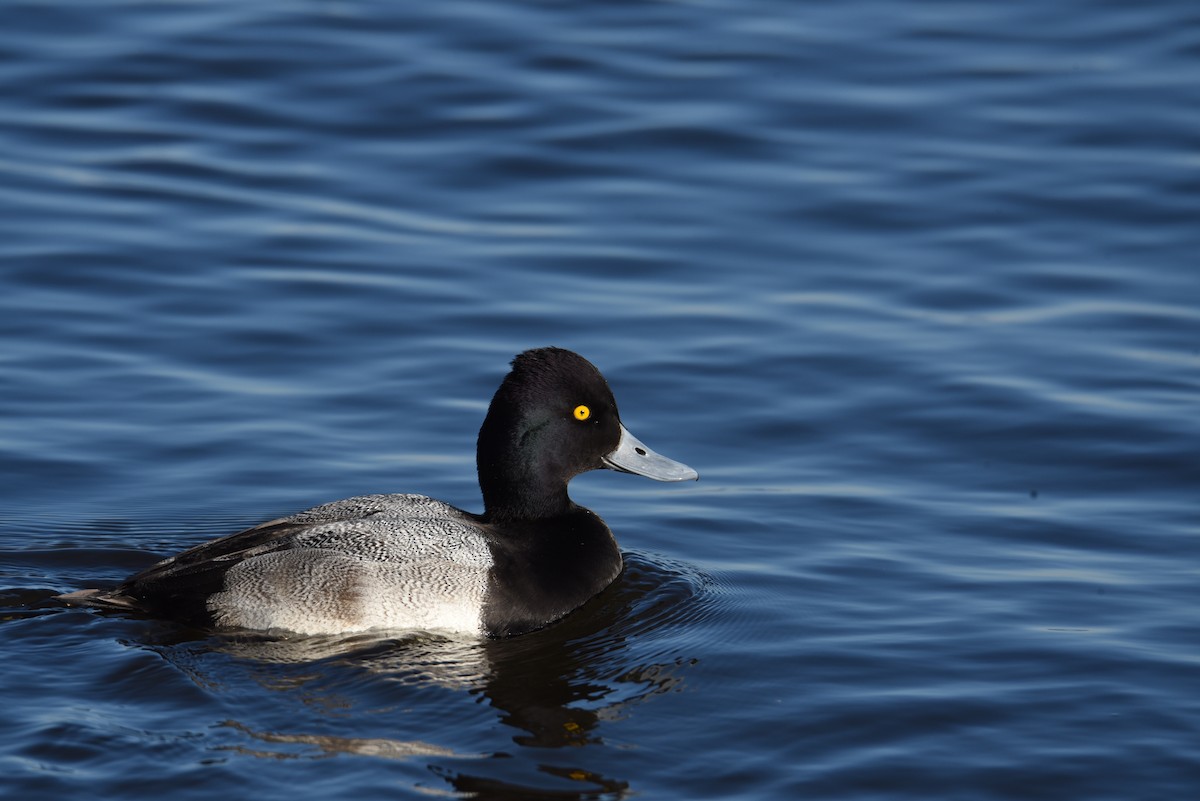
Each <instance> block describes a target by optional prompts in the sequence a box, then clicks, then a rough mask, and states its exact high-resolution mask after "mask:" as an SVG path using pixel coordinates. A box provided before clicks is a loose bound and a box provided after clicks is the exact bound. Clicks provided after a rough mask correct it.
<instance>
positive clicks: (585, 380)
mask: <svg viewBox="0 0 1200 801" xmlns="http://www.w3.org/2000/svg"><path fill="white" fill-rule="evenodd" d="M476 468H477V472H478V476H479V488H480V491H481V493H482V495H483V512H482V513H479V514H474V513H471V512H467V511H464V510H462V509H459V508H456V507H454V506H451V505H450V504H448V503H444V502H442V501H439V500H435V499H433V498H429V497H426V496H424V495H413V494H378V495H360V496H357V497H353V498H346V499H343V500H339V501H333V502H332V503H325V504H322V505H320V506H315V507H313V508H311V509H307V510H305V511H302V512H298V513H296V514H292V515H289V516H287V517H281V518H278V519H275V520H270V521H267V522H265V523H262V524H260V525H257V526H254V527H252V528H249V529H246V530H244V531H240V532H237V533H234V534H230V535H228V536H225V537H221V538H219V539H215V540H212V541H209V542H205V543H203V544H200V545H197V546H195V547H193V548H190V549H188V550H185V551H182V552H181V553H179V554H177V555H175V556H171V557H169V558H167V559H164V560H162V561H160V562H158V563H156V564H154V565H151V566H150V567H148V568H146V569H145V570H142V571H140V572H138V573H135V574H134V575H132V576H130V577H129V578H127V579H125V580H124V581H123V582H121V583H120V584H118V585H117V586H116V587H113V588H110V589H84V590H78V591H76V592H71V593H67V594H65V595H62V596H59V597H60V598H61V600H62V601H63V602H65V603H66V604H68V605H72V606H86V607H97V608H101V609H109V610H120V611H124V612H131V613H139V614H144V615H149V616H151V617H160V618H166V619H171V620H175V621H177V622H180V623H183V624H186V625H189V626H193V627H197V628H203V629H209V630H252V631H260V632H277V633H286V634H296V635H329V634H332V635H337V634H349V633H354V632H362V631H369V630H398V631H400V630H402V631H425V632H445V633H451V634H471V635H479V636H482V637H488V638H506V637H512V636H516V635H520V634H526V633H529V632H532V631H536V630H539V629H542V628H545V627H547V626H549V625H551V624H553V623H555V622H557V621H559V620H561V619H562V618H564V617H566V616H567V615H569V614H570V613H571V612H574V611H575V610H577V609H579V608H580V607H581V606H583V605H584V604H585V603H586V602H587V601H588V600H590V599H591V598H593V597H594V596H596V595H598V594H599V593H600V592H601V591H602V590H604V589H605V588H606V587H608V586H609V585H610V584H611V583H612V582H613V581H614V580H615V579H616V578H617V576H618V575H619V574H620V573H621V571H622V569H623V563H622V557H621V551H620V549H619V547H618V546H617V541H616V539H615V537H614V536H613V533H612V531H611V530H610V529H609V527H608V526H607V525H606V524H605V522H604V521H603V520H602V519H601V518H600V517H599V515H597V514H596V513H595V512H593V511H591V510H590V509H587V508H585V507H583V506H580V505H579V504H577V503H575V502H574V501H572V500H571V498H570V496H569V494H568V492H567V484H568V482H569V481H570V480H571V479H572V478H574V477H575V476H577V475H579V474H581V473H584V472H587V471H590V470H597V469H609V470H615V471H617V472H621V473H631V474H634V475H639V476H644V477H646V478H650V479H654V480H657V481H669V482H677V481H688V480H696V479H698V478H699V475H698V473H697V472H696V471H695V470H693V469H692V468H690V467H688V466H687V465H685V464H683V463H681V462H677V461H674V460H672V459H669V458H667V457H665V456H662V455H660V454H658V453H656V452H654V451H653V450H651V449H650V448H649V447H647V446H646V445H645V444H644V443H643V442H641V441H640V440H639V439H637V438H636V437H634V436H633V435H632V434H631V433H630V432H629V430H628V429H627V428H626V427H625V426H624V424H623V423H622V422H621V417H620V414H619V412H618V410H617V403H616V400H615V398H614V397H613V393H612V390H611V389H610V388H609V385H608V382H607V381H606V380H605V378H604V376H603V375H602V374H601V373H600V371H599V370H598V369H597V368H596V367H595V365H593V364H592V363H591V362H589V361H588V360H586V359H585V358H583V357H582V356H580V355H579V354H577V353H574V352H573V351H570V350H566V349H563V348H557V347H545V348H535V349H532V350H527V351H525V352H523V353H520V354H518V355H517V356H516V357H515V358H514V359H513V360H512V362H511V370H510V371H509V373H508V374H507V375H506V376H505V377H504V379H503V381H502V382H501V384H500V387H499V388H498V389H497V390H496V393H495V395H494V396H493V397H492V400H491V404H490V405H489V407H488V411H487V414H486V416H485V417H484V420H483V424H482V426H481V428H480V430H479V437H478V440H477V443H476Z"/></svg>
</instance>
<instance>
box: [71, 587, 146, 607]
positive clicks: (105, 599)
mask: <svg viewBox="0 0 1200 801" xmlns="http://www.w3.org/2000/svg"><path fill="white" fill-rule="evenodd" d="M55 597H56V598H58V600H60V601H62V602H63V603H65V604H66V605H67V606H93V607H96V608H99V609H118V610H121V611H124V612H133V611H137V610H139V609H141V605H140V604H139V603H138V601H137V599H136V598H131V597H130V596H128V595H122V594H120V593H118V592H113V591H112V590H76V591H75V592H68V593H65V594H63V595H57V596H55Z"/></svg>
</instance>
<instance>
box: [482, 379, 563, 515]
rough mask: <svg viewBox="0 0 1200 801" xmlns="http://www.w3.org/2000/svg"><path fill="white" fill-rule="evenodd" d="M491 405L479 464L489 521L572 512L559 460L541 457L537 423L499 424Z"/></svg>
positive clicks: (483, 428) (483, 431)
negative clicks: (536, 443) (520, 426)
mask: <svg viewBox="0 0 1200 801" xmlns="http://www.w3.org/2000/svg"><path fill="white" fill-rule="evenodd" d="M492 406H493V408H492V409H491V410H489V412H488V416H487V418H486V419H485V420H484V422H483V427H482V428H481V429H480V430H479V443H478V449H477V451H476V454H475V465H476V468H477V469H478V471H479V488H480V490H482V492H483V509H484V512H483V514H484V518H485V519H486V520H488V521H489V522H511V521H515V520H529V521H533V520H540V519H543V518H548V517H555V516H557V515H562V514H566V513H568V512H570V511H571V510H573V509H574V508H575V504H574V503H572V502H571V499H570V497H569V496H568V495H567V484H566V482H565V481H563V479H562V473H561V471H560V469H559V466H558V465H556V464H554V463H553V462H551V461H546V460H544V459H543V460H539V459H537V458H535V455H536V454H537V453H538V452H539V451H538V449H537V448H536V447H534V442H533V441H534V440H536V438H537V435H538V426H536V425H533V426H530V427H528V428H525V429H523V430H521V431H515V430H513V429H511V428H508V427H501V426H500V425H498V424H497V422H496V421H497V419H502V418H503V415H498V414H496V413H495V412H496V411H497V410H496V409H495V406H496V403H495V401H493V404H492Z"/></svg>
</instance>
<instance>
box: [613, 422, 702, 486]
mask: <svg viewBox="0 0 1200 801" xmlns="http://www.w3.org/2000/svg"><path fill="white" fill-rule="evenodd" d="M601 461H602V462H604V466H605V467H607V468H609V469H610V470H617V471H620V472H622V473H633V474H634V475H639V476H645V477H646V478H652V479H654V480H656V481H695V480H697V479H698V478H700V474H699V473H697V472H696V471H695V470H693V469H692V468H690V467H688V466H687V465H686V464H683V463H682V462H677V461H675V460H674V459H668V458H667V457H665V456H662V455H660V454H657V453H655V452H654V451H652V450H650V449H649V448H647V447H646V445H645V444H644V443H643V442H641V440H639V439H638V438H637V437H635V436H634V435H633V434H630V433H629V430H628V429H626V428H625V426H621V440H620V442H618V443H617V447H616V449H615V450H614V451H613V452H612V453H610V454H608V455H607V456H605V457H603V458H602V459H601Z"/></svg>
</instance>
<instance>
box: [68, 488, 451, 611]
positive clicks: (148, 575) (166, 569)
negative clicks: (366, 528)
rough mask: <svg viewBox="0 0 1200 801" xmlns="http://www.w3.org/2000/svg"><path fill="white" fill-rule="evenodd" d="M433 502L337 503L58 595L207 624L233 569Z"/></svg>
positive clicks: (380, 499)
mask: <svg viewBox="0 0 1200 801" xmlns="http://www.w3.org/2000/svg"><path fill="white" fill-rule="evenodd" d="M428 500H429V499H424V498H422V497H421V496H398V495H392V496H389V495H377V496H361V497H357V498H347V499H346V500H343V501H335V502H333V503H328V504H324V505H322V506H317V507H314V508H312V509H308V510H306V511H303V512H299V513H297V514H294V515H289V516H288V517H281V518H277V519H275V520H269V521H267V522H265V523H260V524H259V525H257V526H253V527H251V528H248V529H246V530H244V531H239V532H237V533H236V534H230V535H229V536H226V537H221V538H219V539H216V540H212V541H210V542H205V543H201V544H200V545H196V546H194V547H192V548H189V549H187V550H186V551H183V552H181V553H179V554H176V555H175V556H171V557H168V558H167V559H163V560H162V561H161V562H157V563H155V564H153V565H151V566H150V567H148V568H146V569H145V570H142V571H141V572H139V573H135V574H134V575H132V576H130V577H129V578H127V579H126V580H125V581H123V582H121V584H120V585H118V586H117V587H116V588H114V589H111V590H80V591H78V592H73V593H68V594H66V595H62V596H59V597H60V598H61V600H63V601H66V602H67V603H69V604H76V605H86V606H97V607H103V608H109V609H120V610H126V611H145V612H151V613H154V614H161V615H165V616H168V617H172V618H176V619H179V620H183V621H186V622H190V623H193V624H195V625H202V626H206V625H208V624H209V623H211V615H210V614H209V610H208V606H207V601H208V598H209V596H211V595H212V594H213V593H215V592H219V591H220V590H221V588H222V585H223V584H224V580H225V573H226V572H227V571H228V570H229V569H230V568H231V567H233V566H234V565H236V564H238V563H240V562H243V561H245V560H246V559H251V558H253V557H256V556H261V555H263V554H266V553H271V552H273V551H280V550H286V549H288V548H292V547H295V546H296V542H297V539H298V538H300V537H302V536H303V535H304V534H306V533H308V532H311V531H313V530H314V529H320V528H324V527H327V526H330V525H337V524H346V525H351V524H354V523H356V522H360V521H364V520H367V519H369V518H371V517H373V516H375V515H379V514H384V513H386V512H388V511H390V510H394V509H396V508H405V507H407V506H411V505H413V504H417V503H419V502H421V501H428Z"/></svg>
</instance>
